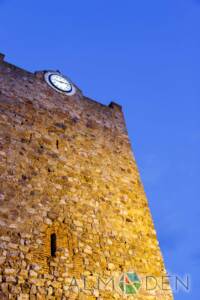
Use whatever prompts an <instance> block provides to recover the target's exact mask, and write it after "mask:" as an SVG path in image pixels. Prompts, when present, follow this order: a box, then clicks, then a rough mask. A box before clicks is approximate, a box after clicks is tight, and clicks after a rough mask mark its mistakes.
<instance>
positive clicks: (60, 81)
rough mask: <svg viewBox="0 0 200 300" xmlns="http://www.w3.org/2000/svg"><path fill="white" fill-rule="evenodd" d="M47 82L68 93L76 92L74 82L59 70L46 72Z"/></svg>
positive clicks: (54, 87) (59, 90)
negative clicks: (58, 71)
mask: <svg viewBox="0 0 200 300" xmlns="http://www.w3.org/2000/svg"><path fill="white" fill-rule="evenodd" d="M45 80H46V82H47V83H48V84H49V85H50V86H51V87H52V88H53V89H55V90H57V91H58V92H61V93H65V94H67V95H73V94H74V93H75V91H76V90H75V87H74V86H73V85H72V83H71V82H70V81H69V80H68V79H67V78H66V77H64V76H62V75H61V74H60V73H57V72H46V73H45Z"/></svg>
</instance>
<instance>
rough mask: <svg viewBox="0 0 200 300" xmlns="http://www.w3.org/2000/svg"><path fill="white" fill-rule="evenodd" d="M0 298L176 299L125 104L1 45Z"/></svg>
mask: <svg viewBox="0 0 200 300" xmlns="http://www.w3.org/2000/svg"><path fill="white" fill-rule="evenodd" d="M47 73H48V74H47ZM52 74H53V75H54V77H51V79H52V81H51V82H50V76H52ZM47 75H48V76H49V77H48V76H47ZM47 77H48V78H47ZM65 88H66V90H65ZM163 278H164V282H163ZM163 283H164V287H163ZM0 299H1V300H3V299H20V300H23V299H25V300H27V299H30V300H33V299H59V300H60V299H63V300H64V299H70V300H71V299H83V300H93V299H94V300H95V299H96V300H104V299H105V300H107V299H136V300H137V299H138V300H139V299H141V300H150V299H152V300H153V299H155V300H169V299H173V297H172V294H171V291H170V287H169V284H168V283H167V278H166V272H165V268H164V264H163V259H162V256H161V252H160V249H159V246H158V242H157V238H156V233H155V229H154V226H153V222H152V218H151V215H150V211H149V208H148V203H147V200H146V197H145V193H144V189H143V186H142V184H141V181H140V177H139V173H138V170H137V166H136V163H135V160H134V158H133V154H132V151H131V146H130V142H129V138H128V135H127V130H126V126H125V122H124V117H123V113H122V108H121V107H120V105H118V104H116V103H111V104H110V105H109V106H105V105H102V104H100V103H98V102H96V101H93V100H91V99H89V98H87V97H85V96H84V95H83V94H82V92H81V91H80V90H79V89H78V88H77V87H76V86H75V85H74V84H72V83H71V82H70V81H69V80H67V79H66V78H65V77H63V76H62V75H61V74H60V75H59V72H36V73H35V74H32V73H30V72H27V71H25V70H22V69H20V68H18V67H16V66H14V65H11V64H9V63H7V62H5V61H4V56H3V55H0Z"/></svg>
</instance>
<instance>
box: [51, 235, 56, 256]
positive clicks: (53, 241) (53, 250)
mask: <svg viewBox="0 0 200 300" xmlns="http://www.w3.org/2000/svg"><path fill="white" fill-rule="evenodd" d="M51 256H52V257H55V256H56V234H55V233H53V234H51Z"/></svg>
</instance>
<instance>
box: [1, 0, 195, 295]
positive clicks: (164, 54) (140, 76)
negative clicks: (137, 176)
mask: <svg viewBox="0 0 200 300" xmlns="http://www.w3.org/2000/svg"><path fill="white" fill-rule="evenodd" d="M0 52H3V53H5V54H6V59H7V60H8V61H9V62H11V63H14V64H16V65H18V66H21V67H23V68H25V69H27V70H30V71H35V70H43V69H49V68H51V69H56V70H57V69H59V70H60V71H61V72H63V73H64V74H66V75H68V76H69V77H70V78H72V80H73V81H74V82H75V83H76V84H77V85H78V86H79V87H80V88H81V89H82V90H83V92H84V93H85V94H86V95H87V96H89V97H91V98H94V99H96V100H99V101H100V102H102V103H105V104H108V103H109V102H110V101H116V102H119V103H121V104H122V105H123V108H124V112H125V115H126V121H127V126H128V130H129V135H130V137H131V141H132V145H133V149H134V153H135V156H136V159H137V162H138V166H139V169H140V172H141V176H142V180H143V183H144V186H145V190H146V193H147V196H148V199H149V205H150V207H151V211H152V215H153V218H154V222H155V226H156V230H157V233H158V238H159V241H160V245H161V248H162V252H163V255H164V258H165V263H166V267H167V269H168V271H169V272H171V273H173V274H179V275H181V276H183V275H184V274H190V276H191V280H192V290H191V292H190V293H189V294H185V293H177V294H175V299H176V300H180V299H181V300H185V299H192V300H198V299H199V294H200V279H199V272H198V271H199V270H200V241H199V240H200V239H199V237H200V226H199V218H200V202H199V200H200V197H199V196H200V191H199V186H200V183H199V178H200V176H199V174H200V155H199V153H200V118H199V113H200V0H162V1H161V0H152V1H149V0H140V1H133V0H125V1H117V0H115V1H114V0H101V1H98V0H96V1H94V0H93V1H92V0H90V1H89V0H85V1H80V0H79V1H76V0H74V1H70V2H69V1H66V0H60V1H51V0H48V1H47V0H43V1H41V0H40V1H39V0H34V1H27V0H26V1H25V0H20V1H19V0H0Z"/></svg>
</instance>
